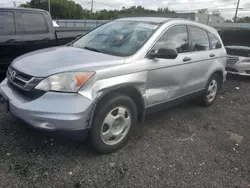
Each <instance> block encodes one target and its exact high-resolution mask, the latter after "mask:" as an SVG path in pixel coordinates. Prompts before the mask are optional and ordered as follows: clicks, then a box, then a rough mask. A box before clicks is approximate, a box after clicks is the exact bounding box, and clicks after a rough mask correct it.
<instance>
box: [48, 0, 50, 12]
mask: <svg viewBox="0 0 250 188" xmlns="http://www.w3.org/2000/svg"><path fill="white" fill-rule="evenodd" d="M48 7H49V13H50V0H48Z"/></svg>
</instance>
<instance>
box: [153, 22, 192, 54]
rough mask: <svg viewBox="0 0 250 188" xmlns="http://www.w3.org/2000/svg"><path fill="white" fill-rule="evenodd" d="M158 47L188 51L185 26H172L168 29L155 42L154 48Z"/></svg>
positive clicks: (179, 51)
mask: <svg viewBox="0 0 250 188" xmlns="http://www.w3.org/2000/svg"><path fill="white" fill-rule="evenodd" d="M159 48H170V49H171V48H175V49H176V50H177V52H178V53H184V52H188V51H190V50H189V44H188V33H187V26H185V25H180V26H173V27H171V28H170V29H168V30H167V31H166V32H165V33H164V34H163V35H162V36H161V38H160V39H159V40H158V41H157V43H156V44H155V47H154V49H155V50H157V49H159Z"/></svg>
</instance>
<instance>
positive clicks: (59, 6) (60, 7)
mask: <svg viewBox="0 0 250 188" xmlns="http://www.w3.org/2000/svg"><path fill="white" fill-rule="evenodd" d="M50 6H51V16H52V18H53V19H97V20H109V19H116V18H118V15H119V14H141V13H156V12H170V13H175V12H174V11H170V10H169V9H168V8H159V9H158V10H157V11H155V10H151V9H146V8H144V7H142V6H132V7H130V8H125V7H123V8H122V9H121V10H105V9H104V10H101V11H97V12H94V13H92V12H90V11H89V10H86V9H83V8H82V6H81V5H80V4H76V3H75V2H74V1H71V0H50ZM20 7H26V8H39V9H44V10H48V0H31V1H30V2H27V3H25V4H21V5H20Z"/></svg>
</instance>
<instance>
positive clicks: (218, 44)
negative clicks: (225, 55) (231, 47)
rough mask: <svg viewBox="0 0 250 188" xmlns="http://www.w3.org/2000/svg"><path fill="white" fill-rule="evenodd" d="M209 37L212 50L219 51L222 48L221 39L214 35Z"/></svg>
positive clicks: (210, 34)
mask: <svg viewBox="0 0 250 188" xmlns="http://www.w3.org/2000/svg"><path fill="white" fill-rule="evenodd" d="M208 36H209V40H210V43H211V49H219V48H221V46H222V45H221V42H220V41H219V39H218V38H217V37H216V36H214V35H213V34H212V33H208Z"/></svg>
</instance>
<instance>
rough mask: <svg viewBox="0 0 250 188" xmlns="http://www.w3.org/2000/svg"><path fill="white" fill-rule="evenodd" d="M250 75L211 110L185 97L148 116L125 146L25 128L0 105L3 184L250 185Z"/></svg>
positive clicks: (230, 86) (45, 187)
mask: <svg viewBox="0 0 250 188" xmlns="http://www.w3.org/2000/svg"><path fill="white" fill-rule="evenodd" d="M249 122H250V78H248V79H247V78H241V77H230V78H229V79H228V81H226V83H225V85H224V87H223V88H222V90H221V92H220V95H219V96H218V98H217V100H216V102H215V104H214V105H213V106H211V107H209V108H203V107H200V106H198V105H196V104H194V103H192V102H188V103H185V104H182V105H180V106H177V107H175V108H172V109H168V110H165V111H162V112H158V113H155V114H152V115H150V116H148V117H147V119H146V121H145V122H144V123H143V124H140V125H138V126H137V128H136V131H135V132H134V135H133V139H131V140H130V141H129V143H128V144H127V145H126V146H125V147H124V148H123V149H121V150H120V151H118V152H116V153H113V154H110V155H98V154H96V153H95V152H94V151H92V149H91V147H89V146H88V144H87V143H86V142H80V141H74V140H71V139H69V138H63V137H58V136H54V135H51V134H48V133H46V132H40V131H36V130H33V129H29V128H27V126H26V125H25V123H22V122H20V121H19V120H17V119H14V118H13V117H11V116H10V115H8V114H7V115H6V114H5V113H4V112H3V108H2V106H0V187H1V188H2V187H3V188H9V187H10V188H14V187H16V188H33V187H39V188H40V187H41V188H50V187H51V188H52V187H53V188H54V187H55V188H64V187H72V188H80V187H82V188H92V187H96V188H102V187H103V188H113V187H114V188H126V187H129V188H137V187H139V188H146V187H152V188H158V187H162V188H172V187H176V188H182V187H183V188H196V187H197V188H199V187H201V188H224V187H225V188H247V187H248V185H249V184H250V138H249V137H250V123H249Z"/></svg>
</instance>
